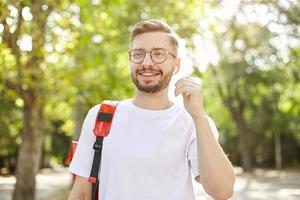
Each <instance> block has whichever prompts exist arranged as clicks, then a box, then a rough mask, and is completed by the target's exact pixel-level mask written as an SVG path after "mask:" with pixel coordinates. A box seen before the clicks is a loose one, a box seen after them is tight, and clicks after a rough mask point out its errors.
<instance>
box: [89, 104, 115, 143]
mask: <svg viewBox="0 0 300 200" xmlns="http://www.w3.org/2000/svg"><path fill="white" fill-rule="evenodd" d="M117 105H118V102H117V101H109V100H105V101H103V102H102V104H101V105H100V109H99V112H98V115H97V118H96V122H95V126H94V130H93V131H94V134H95V135H96V136H103V137H106V136H107V135H108V134H109V130H110V126H111V124H112V119H113V116H114V113H115V110H116V108H117Z"/></svg>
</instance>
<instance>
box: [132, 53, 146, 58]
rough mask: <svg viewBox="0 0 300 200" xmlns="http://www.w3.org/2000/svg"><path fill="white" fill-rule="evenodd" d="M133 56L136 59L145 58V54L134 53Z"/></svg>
mask: <svg viewBox="0 0 300 200" xmlns="http://www.w3.org/2000/svg"><path fill="white" fill-rule="evenodd" d="M132 56H133V57H135V58H140V57H143V56H144V53H143V52H132Z"/></svg>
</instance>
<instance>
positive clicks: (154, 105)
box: [133, 88, 173, 110]
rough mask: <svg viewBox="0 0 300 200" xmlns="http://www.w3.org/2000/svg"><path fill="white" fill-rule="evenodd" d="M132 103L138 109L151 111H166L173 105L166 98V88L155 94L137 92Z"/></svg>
mask: <svg viewBox="0 0 300 200" xmlns="http://www.w3.org/2000/svg"><path fill="white" fill-rule="evenodd" d="M133 103H134V104H135V105H136V106H138V107H140V108H145V109H151V110H163V109H167V108H169V107H171V106H172V104H173V103H172V102H171V101H170V99H169V97H168V88H166V89H163V90H162V91H159V92H156V93H146V92H142V91H139V90H137V91H136V93H135V96H134V99H133Z"/></svg>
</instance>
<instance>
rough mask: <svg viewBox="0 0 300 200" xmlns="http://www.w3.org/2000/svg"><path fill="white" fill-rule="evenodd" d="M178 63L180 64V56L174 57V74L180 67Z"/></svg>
mask: <svg viewBox="0 0 300 200" xmlns="http://www.w3.org/2000/svg"><path fill="white" fill-rule="evenodd" d="M180 64H181V59H180V58H176V60H175V67H176V69H175V70H174V74H177V73H178V71H179V69H180Z"/></svg>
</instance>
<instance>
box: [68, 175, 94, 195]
mask: <svg viewBox="0 0 300 200" xmlns="http://www.w3.org/2000/svg"><path fill="white" fill-rule="evenodd" d="M91 191H92V184H91V183H89V182H88V181H87V179H86V178H83V177H80V176H76V179H75V182H74V185H73V188H72V191H71V193H70V196H69V198H68V200H91Z"/></svg>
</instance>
